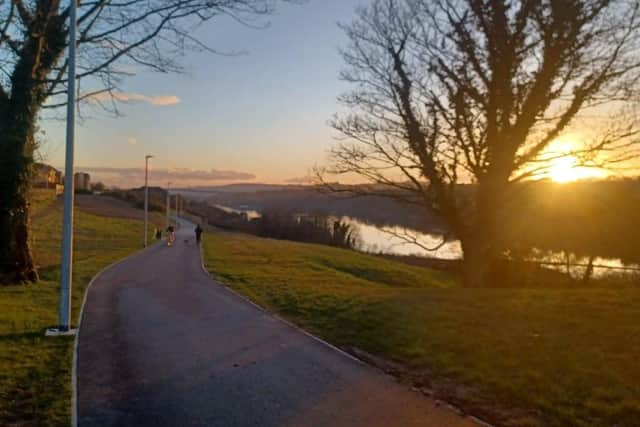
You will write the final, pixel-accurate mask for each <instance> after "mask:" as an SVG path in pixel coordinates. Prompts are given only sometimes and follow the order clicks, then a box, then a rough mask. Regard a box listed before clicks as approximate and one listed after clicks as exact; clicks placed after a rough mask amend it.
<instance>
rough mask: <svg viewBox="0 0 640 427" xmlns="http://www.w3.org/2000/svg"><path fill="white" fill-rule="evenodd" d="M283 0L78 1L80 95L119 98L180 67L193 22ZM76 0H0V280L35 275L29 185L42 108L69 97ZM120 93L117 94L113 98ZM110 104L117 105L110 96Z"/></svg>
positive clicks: (245, 17) (246, 13)
mask: <svg viewBox="0 0 640 427" xmlns="http://www.w3.org/2000/svg"><path fill="white" fill-rule="evenodd" d="M275 1H276V0H78V31H77V33H78V49H79V58H78V81H79V82H80V83H82V84H79V85H78V86H79V87H80V88H81V91H80V94H79V98H80V99H89V98H92V99H93V100H97V101H99V102H103V101H105V100H106V101H108V100H109V96H112V99H115V100H117V99H118V93H117V90H118V85H119V84H120V83H121V81H122V79H123V78H124V77H126V76H128V75H131V74H134V73H136V72H139V71H142V70H152V71H159V72H173V71H179V70H180V69H181V68H180V63H179V59H180V57H181V56H182V55H183V54H184V52H185V51H186V50H189V49H208V48H207V46H205V45H204V44H202V43H200V42H199V41H198V40H197V39H196V38H194V35H193V34H194V30H196V29H197V27H198V26H200V25H201V24H203V23H206V22H207V21H210V20H211V19H212V18H214V17H217V16H221V15H226V16H228V17H231V18H233V19H236V20H238V21H242V22H245V23H247V22H249V21H251V20H255V19H257V17H259V16H260V15H264V14H268V13H270V12H271V11H272V10H273V7H274V3H275ZM68 14H69V1H65V2H63V1H61V0H0V171H2V172H1V173H0V283H13V282H23V281H27V280H35V279H36V278H37V274H36V271H35V268H34V264H33V260H32V256H31V252H30V248H29V203H28V189H29V181H30V169H31V165H32V163H33V155H34V145H35V143H34V129H35V127H36V123H37V120H38V118H39V116H40V115H41V113H42V111H43V108H55V107H59V106H62V105H64V104H65V101H64V100H65V98H64V94H65V93H66V80H65V79H66V71H67V61H66V59H65V51H66V48H67V43H68ZM113 97H114V98H113ZM107 104H109V103H108V102H107Z"/></svg>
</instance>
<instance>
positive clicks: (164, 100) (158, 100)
mask: <svg viewBox="0 0 640 427" xmlns="http://www.w3.org/2000/svg"><path fill="white" fill-rule="evenodd" d="M149 102H150V103H151V105H175V104H179V103H180V98H178V97H177V96H175V95H164V96H154V97H153V98H150V99H149Z"/></svg>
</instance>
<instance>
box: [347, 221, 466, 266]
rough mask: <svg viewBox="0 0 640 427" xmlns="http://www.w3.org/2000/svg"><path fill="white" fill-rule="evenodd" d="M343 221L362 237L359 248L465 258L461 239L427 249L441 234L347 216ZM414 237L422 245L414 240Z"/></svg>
mask: <svg viewBox="0 0 640 427" xmlns="http://www.w3.org/2000/svg"><path fill="white" fill-rule="evenodd" d="M342 220H343V221H345V222H348V223H349V224H352V225H354V226H355V227H356V229H357V230H358V235H359V237H360V242H359V244H358V248H357V249H359V250H361V251H364V252H374V253H384V254H391V255H416V256H428V257H432V258H441V259H460V258H462V249H461V247H460V242H459V241H449V242H445V243H444V244H443V245H442V246H440V247H439V248H438V249H436V250H434V251H429V250H427V248H434V247H436V246H439V245H440V244H441V243H442V239H443V238H442V236H440V235H436V234H427V233H421V232H419V231H416V230H410V229H407V228H404V227H399V226H384V227H380V226H377V225H373V224H367V223H366V222H362V221H360V220H358V219H356V218H350V217H346V216H345V217H342ZM403 235H406V236H408V237H409V239H410V240H411V241H407V239H404V238H402V237H399V236H403ZM414 239H415V240H416V241H417V242H419V244H416V243H413V240H414Z"/></svg>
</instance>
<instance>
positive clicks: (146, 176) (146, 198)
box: [144, 154, 153, 248]
mask: <svg viewBox="0 0 640 427" xmlns="http://www.w3.org/2000/svg"><path fill="white" fill-rule="evenodd" d="M152 157H153V156H152V155H150V154H147V155H146V156H144V247H145V248H146V247H147V223H148V222H149V159H150V158H152Z"/></svg>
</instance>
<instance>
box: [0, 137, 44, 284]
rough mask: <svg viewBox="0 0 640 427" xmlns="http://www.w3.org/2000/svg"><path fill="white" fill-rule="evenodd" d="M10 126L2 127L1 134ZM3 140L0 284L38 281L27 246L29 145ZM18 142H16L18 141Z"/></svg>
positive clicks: (27, 141) (23, 142)
mask: <svg viewBox="0 0 640 427" xmlns="http://www.w3.org/2000/svg"><path fill="white" fill-rule="evenodd" d="M10 127H13V126H9V127H5V126H2V129H3V130H4V131H9V132H11V131H13V129H8V128H10ZM12 136H13V137H11V136H9V137H8V136H7V133H5V134H4V138H2V141H1V142H0V157H1V158H2V160H1V161H0V170H2V173H1V174H0V237H1V238H0V283H2V284H10V283H25V282H33V281H36V280H37V279H38V275H37V273H36V269H35V266H34V263H33V257H32V255H31V248H30V246H29V240H30V239H29V233H30V228H29V225H30V224H29V201H28V200H29V199H28V196H29V185H30V168H31V164H32V162H33V157H32V153H33V147H32V145H33V143H32V142H31V141H29V140H28V139H29V138H30V136H29V137H27V138H25V139H27V140H25V139H23V141H21V142H17V141H16V137H19V135H16V134H13V135H12ZM18 139H20V138H18Z"/></svg>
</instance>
